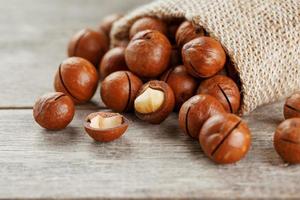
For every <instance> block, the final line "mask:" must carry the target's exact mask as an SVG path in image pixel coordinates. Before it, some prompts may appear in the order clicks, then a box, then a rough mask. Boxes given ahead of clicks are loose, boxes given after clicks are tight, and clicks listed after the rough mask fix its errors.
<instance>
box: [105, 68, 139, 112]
mask: <svg viewBox="0 0 300 200" xmlns="http://www.w3.org/2000/svg"><path fill="white" fill-rule="evenodd" d="M142 85H143V83H142V81H141V80H140V79H139V78H138V77H137V76H136V75H134V74H133V73H131V72H129V71H117V72H114V73H112V74H110V75H108V76H107V77H106V78H105V79H104V80H103V82H102V83H101V98H102V101H103V103H104V104H105V105H106V106H107V107H108V108H110V109H112V110H114V111H117V112H126V111H131V110H132V108H133V102H134V99H135V97H136V95H137V93H138V91H139V89H140V88H141V86H142Z"/></svg>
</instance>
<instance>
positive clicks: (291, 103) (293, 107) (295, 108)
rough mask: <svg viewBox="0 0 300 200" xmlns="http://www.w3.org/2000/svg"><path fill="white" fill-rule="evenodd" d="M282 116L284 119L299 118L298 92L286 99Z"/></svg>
mask: <svg viewBox="0 0 300 200" xmlns="http://www.w3.org/2000/svg"><path fill="white" fill-rule="evenodd" d="M283 114H284V118H285V119H289V118H294V117H300V92H295V93H294V94H292V95H291V96H290V97H288V98H287V99H286V102H285V104H284V109H283Z"/></svg>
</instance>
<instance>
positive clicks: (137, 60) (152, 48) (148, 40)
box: [125, 30, 172, 78]
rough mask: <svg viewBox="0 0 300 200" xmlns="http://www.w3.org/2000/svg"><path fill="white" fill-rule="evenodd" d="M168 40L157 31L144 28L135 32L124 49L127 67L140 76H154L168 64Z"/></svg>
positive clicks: (159, 73) (169, 48)
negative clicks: (144, 29)
mask: <svg viewBox="0 0 300 200" xmlns="http://www.w3.org/2000/svg"><path fill="white" fill-rule="evenodd" d="M171 49H172V47H171V44H170V42H169V40H168V39H167V38H166V36H164V35H163V34H161V33H160V32H158V31H154V30H146V31H142V32H139V33H138V34H136V35H135V36H134V37H133V38H132V40H131V42H130V43H129V44H128V46H127V48H126V50H125V60H126V63H127V66H128V68H129V69H130V71H132V72H133V73H135V74H137V75H138V76H140V77H141V78H155V77H158V76H159V75H161V74H162V73H163V72H164V71H165V70H166V69H167V68H168V65H169V60H170V55H171Z"/></svg>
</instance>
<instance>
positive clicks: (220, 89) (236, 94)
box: [197, 75, 241, 113]
mask: <svg viewBox="0 0 300 200" xmlns="http://www.w3.org/2000/svg"><path fill="white" fill-rule="evenodd" d="M197 93H198V94H209V95H211V96H213V97H215V98H216V99H217V100H219V101H220V103H221V104H222V105H223V107H224V108H225V110H226V112H229V113H237V112H238V110H239V108H240V101H241V95H240V91H239V88H238V86H237V85H236V84H235V82H234V81H233V80H232V79H230V78H229V77H227V76H224V75H215V76H213V77H211V78H209V79H206V80H204V81H203V82H201V84H200V86H199V88H198V91H197Z"/></svg>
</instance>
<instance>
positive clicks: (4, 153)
mask: <svg viewBox="0 0 300 200" xmlns="http://www.w3.org/2000/svg"><path fill="white" fill-rule="evenodd" d="M281 107H282V103H277V104H275V105H269V106H265V107H262V108H260V109H258V110H256V111H255V112H254V113H252V114H251V115H250V116H248V117H247V118H246V120H247V121H248V122H249V124H250V128H251V130H252V134H253V143H252V147H251V150H250V152H249V154H248V155H247V157H246V158H245V159H244V160H242V161H241V162H239V163H237V164H233V165H225V166H221V165H215V164H214V163H212V162H211V161H209V160H208V159H207V158H206V157H205V156H204V155H203V152H202V151H201V149H200V147H199V144H198V143H197V142H196V141H192V140H191V139H190V138H189V137H187V136H185V135H184V134H183V133H182V131H181V130H179V128H178V125H177V116H176V114H172V115H171V116H170V117H169V118H168V119H167V121H165V122H164V123H162V124H161V125H156V126H155V125H149V124H146V123H144V122H141V121H139V120H137V119H136V118H135V117H134V116H133V115H131V114H129V115H127V116H128V117H129V118H130V119H131V120H132V123H131V125H130V128H129V130H128V132H127V133H126V134H125V135H124V137H122V138H120V139H118V140H116V141H114V142H111V143H106V144H103V143H96V142H94V141H92V140H91V139H90V138H89V137H88V136H87V135H86V134H85V133H84V130H83V128H82V125H81V124H82V119H83V117H84V116H85V115H86V114H88V113H89V112H91V111H90V110H79V111H77V114H76V117H75V119H74V121H73V122H72V123H71V125H70V126H69V127H68V128H67V129H65V130H64V131H60V132H47V131H45V130H43V129H41V128H39V127H38V126H37V125H36V124H35V123H34V122H33V119H32V115H31V112H32V111H31V110H29V109H28V110H0V166H1V167H0V177H1V178H0V198H101V197H102V198H121V197H123V198H124V197H127V198H159V197H164V198H196V197H198V198H199V197H203V198H208V197H210V198H233V197H235V198H258V197H260V198H274V197H278V198H287V197H288V198H292V197H299V196H300V192H299V191H300V186H299V176H300V166H287V165H285V164H284V163H283V162H282V161H281V159H280V158H279V157H278V156H277V154H276V153H275V151H274V149H273V145H272V136H273V132H274V130H275V127H276V125H277V124H278V123H279V122H280V121H281V120H282V114H281V110H282V108H281Z"/></svg>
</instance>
